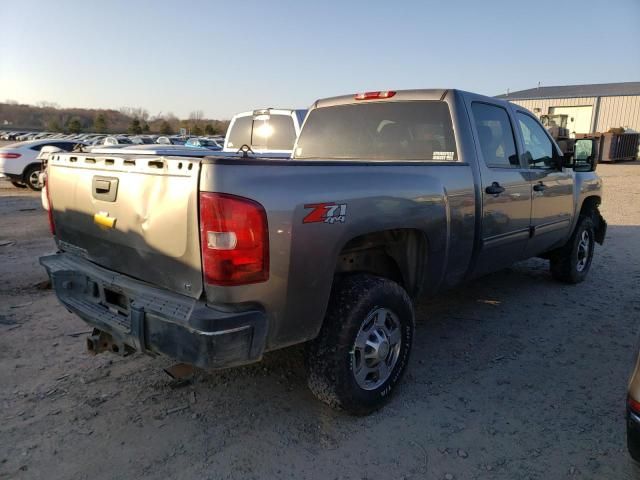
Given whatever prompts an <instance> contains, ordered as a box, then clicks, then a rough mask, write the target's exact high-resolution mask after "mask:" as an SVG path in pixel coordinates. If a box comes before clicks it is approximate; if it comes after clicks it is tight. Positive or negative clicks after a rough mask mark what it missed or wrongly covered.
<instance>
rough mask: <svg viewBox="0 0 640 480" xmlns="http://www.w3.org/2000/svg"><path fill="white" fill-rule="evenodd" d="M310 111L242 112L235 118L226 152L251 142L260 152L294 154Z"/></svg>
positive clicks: (274, 110)
mask: <svg viewBox="0 0 640 480" xmlns="http://www.w3.org/2000/svg"><path fill="white" fill-rule="evenodd" d="M306 114H307V110H285V109H275V108H267V109H262V110H253V111H251V112H242V113H238V114H237V115H235V116H234V117H233V118H232V119H231V123H230V124H229V129H228V130H227V136H226V137H225V142H224V147H223V151H225V152H237V151H238V150H239V149H240V148H242V146H244V145H247V146H248V147H250V148H251V150H252V151H253V152H256V153H289V154H290V153H291V151H292V150H293V144H294V143H295V141H296V138H298V134H299V133H300V128H301V127H302V122H304V117H305V115H306Z"/></svg>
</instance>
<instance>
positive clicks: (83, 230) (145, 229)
mask: <svg viewBox="0 0 640 480" xmlns="http://www.w3.org/2000/svg"><path fill="white" fill-rule="evenodd" d="M199 162H200V160H199V159H195V158H186V157H174V158H171V157H149V156H147V157H146V158H144V157H138V158H135V157H127V156H120V157H111V156H100V155H96V156H92V155H90V154H89V155H87V154H79V155H77V156H75V155H74V154H55V155H52V156H51V157H50V158H49V165H48V178H47V182H48V184H47V188H48V193H49V197H50V198H51V208H52V212H53V219H54V222H55V228H56V238H57V240H58V246H59V248H60V249H61V250H63V251H67V252H70V253H74V254H77V255H80V256H82V257H84V258H86V259H88V260H90V261H91V262H93V263H96V264H97V265H100V266H103V267H105V268H107V269H109V270H113V271H115V272H118V273H122V274H125V275H128V276H131V277H134V278H137V279H140V280H143V281H146V282H149V283H151V284H153V285H156V286H161V287H165V288H167V289H169V290H172V291H174V292H177V293H181V294H184V295H188V296H191V297H194V298H197V297H199V296H200V293H201V292H202V268H201V262H200V235H199V225H198V175H199V167H200V163H199Z"/></svg>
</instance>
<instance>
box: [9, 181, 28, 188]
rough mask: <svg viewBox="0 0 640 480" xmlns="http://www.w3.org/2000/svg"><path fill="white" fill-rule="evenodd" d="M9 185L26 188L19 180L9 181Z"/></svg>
mask: <svg viewBox="0 0 640 480" xmlns="http://www.w3.org/2000/svg"><path fill="white" fill-rule="evenodd" d="M11 185H13V186H14V187H16V188H27V186H26V185H25V184H24V183H20V182H14V181H12V182H11Z"/></svg>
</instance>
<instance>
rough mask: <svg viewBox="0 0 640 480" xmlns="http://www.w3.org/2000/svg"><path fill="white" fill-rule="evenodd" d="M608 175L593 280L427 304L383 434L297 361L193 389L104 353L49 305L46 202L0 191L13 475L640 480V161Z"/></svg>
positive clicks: (493, 285)
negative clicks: (627, 416) (630, 451)
mask: <svg viewBox="0 0 640 480" xmlns="http://www.w3.org/2000/svg"><path fill="white" fill-rule="evenodd" d="M599 172H600V173H601V175H602V176H603V177H604V178H605V188H606V195H605V202H604V205H603V209H602V210H603V213H604V215H605V217H606V218H607V220H608V221H609V233H608V238H607V242H606V243H605V246H604V247H603V248H598V249H597V251H596V257H595V260H594V265H593V267H592V271H591V275H590V277H589V279H588V280H587V281H586V282H585V283H583V284H581V285H579V286H566V285H561V284H558V283H556V282H554V281H552V280H551V278H550V276H549V274H548V270H547V265H546V262H544V261H541V260H530V261H527V262H524V263H521V264H519V265H517V266H515V267H513V268H511V269H509V270H505V271H503V272H500V273H497V274H494V275H491V276H489V277H486V278H484V279H482V280H479V281H476V282H474V283H472V284H470V285H467V286H465V287H463V288H460V289H457V290H455V291H452V292H448V293H446V294H443V295H441V296H440V297H438V298H437V299H436V300H426V301H423V302H421V303H420V304H419V305H418V307H417V312H418V316H417V318H418V330H417V335H416V343H415V349H414V355H413V357H412V361H411V365H410V366H409V371H408V374H407V376H406V377H405V380H404V382H403V383H402V385H401V387H400V388H399V391H398V392H397V395H396V396H395V397H394V399H393V400H392V401H391V403H390V404H389V406H388V407H386V408H384V409H383V410H382V411H380V412H378V413H376V414H374V415H371V416H369V417H367V418H352V417H348V416H345V415H343V414H340V413H337V412H334V411H332V410H331V409H329V408H327V407H325V406H324V405H322V404H320V403H318V402H317V401H316V400H315V399H314V398H313V397H312V395H311V393H310V392H309V391H308V390H307V388H306V384H305V378H304V370H303V366H302V362H301V358H302V357H301V351H300V349H296V348H294V349H287V350H285V351H281V352H276V353H274V354H270V355H268V356H267V358H266V359H265V361H264V362H262V363H260V364H257V365H255V366H252V367H248V368H242V369H235V370H229V371H224V372H219V373H208V374H204V373H202V374H198V375H197V376H196V377H195V379H194V381H192V382H191V383H187V384H185V383H184V382H179V381H176V380H172V379H171V378H170V377H168V376H167V375H166V374H165V373H164V372H163V371H162V368H164V367H168V366H170V365H171V362H170V361H168V360H163V359H151V358H148V357H145V356H142V355H134V356H130V357H126V358H121V357H117V356H113V355H100V356H97V357H91V356H88V355H87V354H86V353H85V339H84V336H85V335H84V334H83V332H86V331H87V330H88V329H87V327H86V325H85V324H84V323H83V322H82V321H81V320H79V319H78V318H76V317H75V316H74V315H71V314H69V313H68V312H67V311H66V310H64V309H63V308H62V307H61V306H60V305H59V304H58V302H57V301H56V299H55V298H54V295H53V293H52V292H51V290H42V289H40V288H38V284H39V282H42V281H43V280H45V275H44V272H43V270H42V269H41V268H40V267H39V265H38V256H40V255H42V254H44V253H47V252H51V251H53V250H54V243H53V241H52V240H51V238H50V237H49V234H48V227H47V220H46V215H45V213H44V212H43V210H42V209H41V207H40V203H39V197H38V196H37V195H34V194H33V193H30V192H28V191H26V190H18V189H15V188H13V187H11V185H10V184H8V183H6V182H0V244H3V245H2V246H0V385H2V388H1V389H0V478H48V479H58V478H60V479H69V478H86V479H89V478H90V479H92V480H93V479H121V478H149V479H166V478H194V479H196V478H197V479H205V478H211V479H217V478H231V479H234V478H237V479H251V478H256V479H261V478H291V479H303V478H313V479H323V480H324V479H334V478H341V479H364V478H368V479H387V478H388V479H401V478H405V479H409V478H411V479H419V478H420V479H422V478H429V479H442V478H447V479H451V478H455V479H467V478H469V479H476V478H482V479H485V478H486V479H510V480H511V479H527V478H531V479H561V478H597V479H625V478H635V477H634V476H633V473H632V465H631V464H630V462H629V460H628V458H627V454H626V449H625V438H624V420H623V411H624V399H625V387H626V381H627V377H628V374H629V372H630V369H631V367H632V364H633V360H634V348H635V343H636V337H637V335H636V333H637V331H638V319H639V318H640V292H639V288H640V256H639V255H638V252H637V249H638V247H640V163H630V164H629V163H628V164H618V165H601V166H600V167H599ZM7 240H8V241H10V242H11V243H10V244H8V245H4V243H5V241H7Z"/></svg>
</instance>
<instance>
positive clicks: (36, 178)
mask: <svg viewBox="0 0 640 480" xmlns="http://www.w3.org/2000/svg"><path fill="white" fill-rule="evenodd" d="M40 171H41V167H40V165H34V166H32V167H29V168H28V169H27V171H26V172H25V174H24V179H25V182H26V184H27V187H29V188H30V189H31V190H34V191H36V192H39V191H40V190H42V187H43V186H44V185H43V184H42V182H41V181H40Z"/></svg>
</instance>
